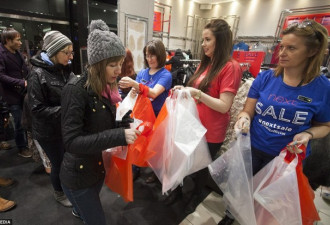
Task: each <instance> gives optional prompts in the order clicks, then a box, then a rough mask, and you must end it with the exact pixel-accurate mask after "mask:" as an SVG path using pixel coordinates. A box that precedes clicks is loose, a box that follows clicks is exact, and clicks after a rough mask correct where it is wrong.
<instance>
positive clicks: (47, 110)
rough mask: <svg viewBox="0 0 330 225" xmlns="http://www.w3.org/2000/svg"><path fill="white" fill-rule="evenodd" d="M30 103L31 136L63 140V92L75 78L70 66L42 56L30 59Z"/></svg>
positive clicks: (39, 138) (49, 139) (46, 139)
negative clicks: (47, 60)
mask: <svg viewBox="0 0 330 225" xmlns="http://www.w3.org/2000/svg"><path fill="white" fill-rule="evenodd" d="M31 64H32V65H33V67H32V70H31V74H30V75H29V80H28V105H29V108H30V110H31V112H32V135H33V138H34V139H37V140H43V141H55V140H61V139H62V135H61V93H62V89H63V87H64V86H65V85H66V83H67V82H68V81H69V80H70V79H71V78H72V77H74V74H73V73H71V72H70V67H69V66H63V65H59V64H57V65H48V64H47V63H45V62H44V61H43V60H42V59H41V57H40V55H37V56H34V57H32V59H31Z"/></svg>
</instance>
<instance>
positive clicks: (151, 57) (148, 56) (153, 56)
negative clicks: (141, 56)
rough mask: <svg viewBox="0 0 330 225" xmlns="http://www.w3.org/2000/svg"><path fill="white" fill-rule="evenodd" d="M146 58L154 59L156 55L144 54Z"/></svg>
mask: <svg viewBox="0 0 330 225" xmlns="http://www.w3.org/2000/svg"><path fill="white" fill-rule="evenodd" d="M146 58H147V59H155V58H156V55H146Z"/></svg>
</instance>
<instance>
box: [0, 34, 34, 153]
mask: <svg viewBox="0 0 330 225" xmlns="http://www.w3.org/2000/svg"><path fill="white" fill-rule="evenodd" d="M1 42H2V43H1V44H0V83H1V85H2V88H0V90H1V91H2V93H0V94H1V95H2V97H3V100H4V101H5V102H7V104H8V106H9V111H10V113H11V114H12V116H13V118H14V123H15V143H16V147H17V148H18V150H19V152H18V155H19V156H21V157H25V158H29V157H31V156H32V152H31V151H30V150H29V149H28V147H27V137H26V132H25V130H24V129H23V127H22V124H21V117H22V109H23V99H24V96H25V94H26V85H27V82H26V80H25V78H26V76H27V74H28V68H27V66H26V64H25V62H24V58H23V55H22V54H21V53H20V52H19V49H20V48H21V45H22V41H21V34H20V33H19V32H18V31H16V30H15V29H13V28H5V29H4V30H3V31H2V34H1Z"/></svg>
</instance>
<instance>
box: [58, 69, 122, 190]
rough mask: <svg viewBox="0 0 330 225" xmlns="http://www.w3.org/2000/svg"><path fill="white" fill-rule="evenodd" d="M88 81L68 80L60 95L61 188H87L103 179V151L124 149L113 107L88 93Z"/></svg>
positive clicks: (102, 99) (82, 78) (105, 100)
mask: <svg viewBox="0 0 330 225" xmlns="http://www.w3.org/2000/svg"><path fill="white" fill-rule="evenodd" d="M86 80H87V77H86V75H83V76H82V77H79V78H78V77H77V78H74V79H73V80H71V81H70V82H69V83H68V84H67V86H66V87H65V88H64V90H63V95H62V134H63V141H64V146H65V149H66V152H65V154H64V159H63V162H62V166H61V172H60V179H61V182H62V184H64V185H65V186H66V187H68V188H71V189H81V188H87V187H90V186H91V185H94V184H96V183H97V182H98V181H100V180H101V179H103V178H104V166H103V161H102V151H103V150H106V149H108V148H111V147H115V146H121V145H127V143H126V139H125V131H124V128H116V123H115V110H116V107H115V105H112V104H111V103H110V101H109V100H108V99H107V98H104V97H102V98H101V99H99V97H98V96H97V95H96V93H95V92H93V91H92V90H90V89H87V88H86V87H85V86H84V85H85V84H86Z"/></svg>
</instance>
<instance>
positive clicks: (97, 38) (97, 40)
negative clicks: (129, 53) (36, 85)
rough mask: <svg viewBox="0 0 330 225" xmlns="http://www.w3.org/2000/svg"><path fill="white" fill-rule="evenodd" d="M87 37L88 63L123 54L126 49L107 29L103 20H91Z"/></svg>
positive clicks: (91, 63)
mask: <svg viewBox="0 0 330 225" xmlns="http://www.w3.org/2000/svg"><path fill="white" fill-rule="evenodd" d="M89 31H90V33H89V35H88V39H87V57H88V64H89V65H93V64H95V63H98V62H100V61H102V60H104V59H107V58H111V57H115V56H125V55H126V51H125V47H124V45H123V43H122V42H121V40H120V39H119V37H118V36H117V35H116V34H114V33H113V32H111V31H110V30H109V27H108V26H107V25H106V23H105V22H104V21H103V20H92V22H91V24H90V25H89Z"/></svg>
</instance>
